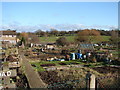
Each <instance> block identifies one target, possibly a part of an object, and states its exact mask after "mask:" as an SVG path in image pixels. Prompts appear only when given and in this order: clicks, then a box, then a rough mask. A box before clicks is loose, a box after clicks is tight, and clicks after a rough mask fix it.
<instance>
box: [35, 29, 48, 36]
mask: <svg viewBox="0 0 120 90" xmlns="http://www.w3.org/2000/svg"><path fill="white" fill-rule="evenodd" d="M35 33H36V35H38V36H39V37H43V36H47V34H46V32H44V31H42V30H40V29H39V30H37V31H35Z"/></svg>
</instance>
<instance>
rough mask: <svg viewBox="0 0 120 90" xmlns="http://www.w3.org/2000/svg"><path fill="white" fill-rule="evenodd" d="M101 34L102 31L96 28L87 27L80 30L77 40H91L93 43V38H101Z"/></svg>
mask: <svg viewBox="0 0 120 90" xmlns="http://www.w3.org/2000/svg"><path fill="white" fill-rule="evenodd" d="M99 36H100V32H99V31H97V30H95V29H91V30H89V29H85V30H82V31H79V32H78V34H77V36H76V38H75V40H76V41H77V42H89V43H92V42H93V40H95V38H96V39H100V38H99Z"/></svg>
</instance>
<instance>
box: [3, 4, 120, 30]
mask: <svg viewBox="0 0 120 90" xmlns="http://www.w3.org/2000/svg"><path fill="white" fill-rule="evenodd" d="M117 27H118V3H117V2H3V3H2V29H16V30H17V31H20V32H22V31H28V32H29V31H30V32H33V31H36V30H38V29H41V30H45V31H48V30H50V29H57V30H77V29H85V28H96V29H106V30H111V29H115V28H117Z"/></svg>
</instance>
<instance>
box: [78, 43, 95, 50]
mask: <svg viewBox="0 0 120 90" xmlns="http://www.w3.org/2000/svg"><path fill="white" fill-rule="evenodd" d="M80 49H94V47H93V44H80Z"/></svg>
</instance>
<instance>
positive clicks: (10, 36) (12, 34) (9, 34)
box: [0, 30, 17, 44]
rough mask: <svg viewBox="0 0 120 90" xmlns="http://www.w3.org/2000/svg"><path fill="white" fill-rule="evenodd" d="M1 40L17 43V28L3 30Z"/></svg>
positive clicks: (0, 35)
mask: <svg viewBox="0 0 120 90" xmlns="http://www.w3.org/2000/svg"><path fill="white" fill-rule="evenodd" d="M0 41H2V42H3V43H11V44H16V43H17V38H16V31H15V30H6V31H1V34H0Z"/></svg>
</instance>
